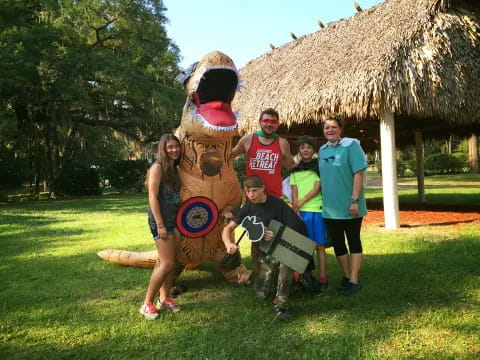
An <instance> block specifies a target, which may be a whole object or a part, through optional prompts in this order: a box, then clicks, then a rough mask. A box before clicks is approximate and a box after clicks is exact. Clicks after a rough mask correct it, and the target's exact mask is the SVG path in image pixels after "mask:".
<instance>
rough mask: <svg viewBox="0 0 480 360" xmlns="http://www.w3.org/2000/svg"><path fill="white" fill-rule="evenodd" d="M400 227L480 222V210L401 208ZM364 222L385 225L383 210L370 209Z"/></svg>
mask: <svg viewBox="0 0 480 360" xmlns="http://www.w3.org/2000/svg"><path fill="white" fill-rule="evenodd" d="M399 218H400V227H414V226H421V225H461V224H465V223H471V222H479V226H480V212H462V211H451V210H450V209H449V211H429V210H421V209H419V210H400V215H399ZM363 221H364V224H368V225H384V224H385V218H384V214H383V210H368V216H366V217H364V218H363Z"/></svg>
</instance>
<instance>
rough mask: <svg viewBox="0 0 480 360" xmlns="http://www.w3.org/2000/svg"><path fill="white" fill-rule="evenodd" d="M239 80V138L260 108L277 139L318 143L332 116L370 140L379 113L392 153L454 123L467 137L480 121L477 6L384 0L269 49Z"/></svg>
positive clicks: (449, 0) (467, 0)
mask: <svg viewBox="0 0 480 360" xmlns="http://www.w3.org/2000/svg"><path fill="white" fill-rule="evenodd" d="M240 75H241V77H242V79H243V86H244V87H243V89H242V91H241V93H240V94H238V95H237V97H236V99H235V101H234V108H235V109H236V110H239V111H240V115H241V117H242V119H243V120H242V122H241V123H240V130H241V131H253V130H256V129H257V128H258V115H259V113H260V112H261V110H262V109H264V108H266V107H274V108H276V109H277V110H278V111H279V113H280V116H281V121H282V126H283V127H282V128H281V129H280V133H284V134H286V133H287V132H288V133H290V134H292V133H294V134H296V135H300V134H304V133H308V134H314V135H317V136H321V130H320V127H319V126H318V123H319V121H320V120H321V119H322V116H323V115H325V114H327V113H330V112H337V113H339V114H342V115H343V116H345V117H346V118H347V119H348V120H347V121H348V122H350V123H351V124H353V125H354V127H353V126H350V132H351V133H350V135H351V136H355V137H359V138H362V137H364V138H365V139H370V140H372V139H378V136H379V135H378V134H379V131H378V119H379V114H380V113H381V111H382V109H383V108H386V109H389V111H391V112H392V113H393V114H394V116H395V123H396V124H395V127H396V128H397V139H398V140H397V145H399V146H402V145H403V142H405V141H406V142H408V140H410V139H413V137H412V136H410V133H411V132H412V131H413V130H414V129H417V128H419V127H420V128H422V129H423V131H424V134H425V136H438V135H442V134H443V132H445V131H447V132H448V133H450V132H452V125H454V131H453V133H455V132H456V133H458V134H461V133H462V132H464V133H465V134H468V133H470V134H471V132H472V131H473V130H474V128H475V127H478V123H479V122H480V101H479V100H478V99H480V84H479V81H480V10H479V6H478V5H477V0H463V1H460V0H457V1H456V0H387V1H385V2H384V3H382V4H379V5H377V6H374V7H372V8H370V9H367V10H364V11H362V12H359V13H357V14H355V15H353V16H352V17H350V18H348V19H343V20H339V21H336V22H332V23H329V24H328V26H326V27H325V28H322V29H321V30H319V31H317V32H315V33H313V34H309V35H305V36H301V37H298V39H296V40H293V41H290V42H289V43H287V44H285V45H284V46H282V47H278V48H275V49H272V50H271V51H269V52H267V53H265V54H263V55H262V56H260V57H258V58H256V59H254V60H252V61H250V62H249V63H248V64H247V65H246V66H245V67H243V68H242V69H241V70H240ZM347 129H348V127H347ZM462 134H463V133H462ZM377 142H378V141H377ZM362 143H365V142H362ZM374 147H375V145H374ZM371 148H372V146H370V149H371ZM377 148H378V146H377Z"/></svg>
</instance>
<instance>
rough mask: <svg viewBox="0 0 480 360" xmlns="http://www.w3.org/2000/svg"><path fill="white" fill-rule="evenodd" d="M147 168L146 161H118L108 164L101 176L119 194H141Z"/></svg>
mask: <svg viewBox="0 0 480 360" xmlns="http://www.w3.org/2000/svg"><path fill="white" fill-rule="evenodd" d="M148 168H149V164H148V161H147V160H119V161H113V162H111V163H110V164H108V165H107V166H106V167H105V168H104V169H103V171H102V175H103V177H104V178H105V179H107V180H108V182H109V184H110V185H111V186H113V187H114V188H116V189H117V190H118V191H119V192H120V193H124V192H127V191H136V192H142V189H143V186H144V182H145V175H146V174H147V170H148Z"/></svg>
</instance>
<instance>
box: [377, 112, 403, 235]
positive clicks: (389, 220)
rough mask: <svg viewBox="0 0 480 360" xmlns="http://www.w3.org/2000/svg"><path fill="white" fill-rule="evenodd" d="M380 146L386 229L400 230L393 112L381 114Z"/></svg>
mask: <svg viewBox="0 0 480 360" xmlns="http://www.w3.org/2000/svg"><path fill="white" fill-rule="evenodd" d="M380 144H381V154H382V185H383V213H384V216H385V228H386V229H398V228H399V227H400V221H399V217H398V189H397V159H396V157H395V122H394V119H393V114H392V112H390V111H388V110H383V111H382V112H381V113H380Z"/></svg>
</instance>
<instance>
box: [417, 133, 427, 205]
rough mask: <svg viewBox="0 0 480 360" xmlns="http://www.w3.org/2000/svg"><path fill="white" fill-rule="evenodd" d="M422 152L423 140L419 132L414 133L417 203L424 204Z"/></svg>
mask: <svg viewBox="0 0 480 360" xmlns="http://www.w3.org/2000/svg"><path fill="white" fill-rule="evenodd" d="M423 157H424V151H423V139H422V132H421V131H420V130H416V131H415V158H416V162H417V188H418V201H420V202H421V203H424V202H425V167H424V161H423V160H424V159H423Z"/></svg>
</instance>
